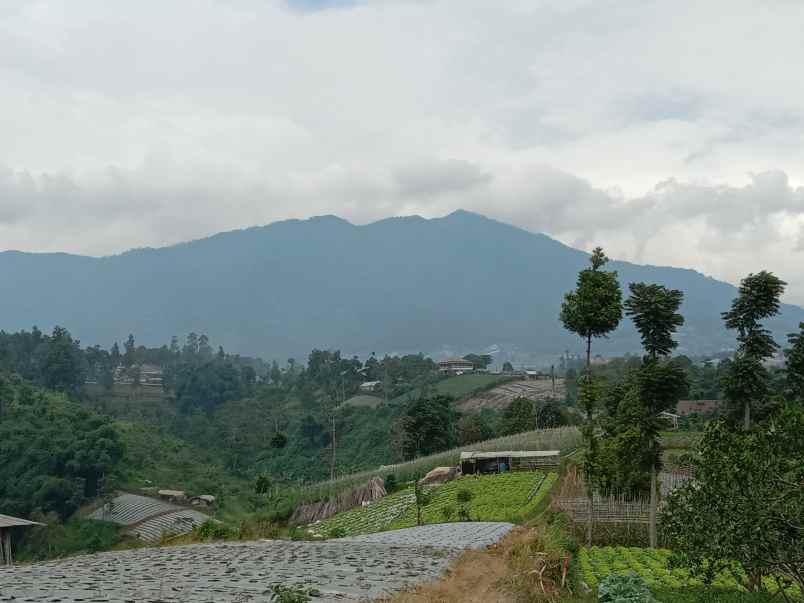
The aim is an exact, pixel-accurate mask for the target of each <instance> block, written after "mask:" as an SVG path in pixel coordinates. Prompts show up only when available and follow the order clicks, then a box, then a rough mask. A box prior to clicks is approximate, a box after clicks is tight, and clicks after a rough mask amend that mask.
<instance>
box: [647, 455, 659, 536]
mask: <svg viewBox="0 0 804 603" xmlns="http://www.w3.org/2000/svg"><path fill="white" fill-rule="evenodd" d="M656 494H657V492H656V466H655V465H654V466H652V467H651V468H650V520H649V521H650V525H649V528H648V529H649V534H650V535H649V539H650V548H652V549H655V548H656V545H657V538H656V506H657V504H658V501H657V498H658V497H657V495H656Z"/></svg>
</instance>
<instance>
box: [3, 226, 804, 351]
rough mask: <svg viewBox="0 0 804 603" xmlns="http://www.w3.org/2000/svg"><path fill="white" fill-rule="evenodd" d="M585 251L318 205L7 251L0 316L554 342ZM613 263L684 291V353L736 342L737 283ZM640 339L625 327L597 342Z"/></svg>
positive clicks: (84, 329)
mask: <svg viewBox="0 0 804 603" xmlns="http://www.w3.org/2000/svg"><path fill="white" fill-rule="evenodd" d="M602 243H605V241H603V242H602ZM586 261H587V255H586V254H585V253H584V252H581V251H578V250H576V249H572V248H570V247H567V246H566V245H563V244H561V243H559V242H557V241H555V240H553V239H550V238H549V237H547V236H545V235H541V234H533V233H530V232H527V231H524V230H521V229H518V228H515V227H513V226H509V225H506V224H502V223H500V222H496V221H493V220H489V219H487V218H484V217H482V216H479V215H476V214H471V213H468V212H456V213H454V214H451V215H450V216H447V217H445V218H441V219H434V220H425V219H423V218H419V217H410V218H393V219H388V220H383V221H380V222H376V223H374V224H369V225H366V226H354V225H352V224H350V223H348V222H346V221H344V220H341V219H339V218H336V217H332V216H325V217H319V218H312V219H310V220H304V221H299V220H290V221H285V222H277V223H274V224H271V225H268V226H265V227H259V228H250V229H247V230H242V231H233V232H227V233H221V234H218V235H215V236H213V237H209V238H207V239H202V240H198V241H192V242H189V243H184V244H181V245H176V246H172V247H166V248H162V249H143V250H135V251H130V252H127V253H124V254H122V255H118V256H111V257H105V258H89V257H81V256H73V255H66V254H27V253H18V252H6V253H0V278H1V279H2V282H3V283H4V284H5V287H4V288H3V290H4V292H3V295H2V296H0V327H2V328H4V329H6V330H11V329H19V328H30V326H32V325H34V324H37V325H39V326H40V328H50V327H51V326H52V325H53V324H63V325H66V326H67V327H68V328H70V329H71V330H72V331H73V333H74V334H75V335H77V336H78V337H80V338H81V339H82V340H83V341H84V342H85V343H100V344H102V345H110V344H111V343H112V342H113V341H114V340H119V339H123V338H124V337H125V336H126V335H127V334H128V333H129V332H133V333H135V334H136V335H137V337H138V339H139V340H140V341H141V342H143V343H149V344H155V343H161V342H165V341H167V340H168V338H169V337H170V335H171V334H174V333H175V334H184V333H187V332H189V331H191V330H195V331H197V332H206V333H207V334H209V335H210V337H211V338H212V339H213V341H215V342H220V343H222V344H223V345H224V346H225V347H226V348H227V349H229V350H232V351H238V352H241V353H247V354H261V355H264V356H267V357H272V356H277V357H284V356H287V355H296V356H301V355H303V354H305V353H306V352H307V351H309V350H310V349H311V348H313V347H337V348H340V349H343V350H344V351H347V352H350V353H351V352H363V353H368V352H371V351H376V352H378V353H381V352H384V351H395V350H401V351H419V350H422V351H426V352H431V351H435V350H438V349H442V348H444V347H452V348H457V349H466V350H468V349H480V348H483V347H485V346H488V345H492V344H495V343H503V344H507V345H510V346H515V347H517V348H519V349H522V350H523V351H533V352H543V353H554V352H555V353H558V352H560V351H562V350H564V349H565V348H569V349H571V350H574V349H579V348H580V346H579V342H578V341H577V340H576V339H575V338H573V337H570V336H569V335H568V334H566V333H565V332H564V331H563V330H562V328H561V325H560V323H559V322H558V311H559V305H560V303H561V299H562V296H563V294H564V292H565V291H567V290H569V289H571V288H572V287H573V286H574V283H575V278H576V273H577V271H578V270H579V269H580V268H581V267H583V266H584V265H585V264H586ZM614 267H615V268H616V269H617V270H619V272H620V275H621V277H622V280H623V282H624V283H626V282H630V281H634V280H646V281H654V282H660V283H664V284H666V285H669V286H672V287H677V288H680V289H682V290H684V291H685V293H686V295H687V298H686V303H685V307H684V313H685V314H686V316H687V319H688V322H687V326H686V327H685V329H684V332H683V334H682V341H683V344H684V346H685V348H686V349H688V350H689V351H693V352H701V351H706V350H710V351H711V350H717V349H720V348H722V347H724V346H728V345H730V343H731V341H732V338H731V337H730V336H729V335H728V334H727V333H726V332H725V331H724V330H723V328H722V322H721V320H720V318H719V312H720V311H722V310H723V309H725V308H727V307H728V304H729V302H730V300H731V298H732V297H733V296H734V294H735V289H734V287H732V286H731V285H728V284H726V283H722V282H718V281H716V280H714V279H711V278H707V277H704V276H703V275H701V274H699V273H697V272H694V271H692V270H680V269H674V268H660V267H654V266H637V265H633V264H628V263H622V262H617V263H615V264H614ZM781 276H783V277H784V275H781ZM802 320H804V310H802V309H801V308H798V307H793V306H785V308H784V316H783V317H782V318H781V319H780V320H777V321H775V323H774V325H773V326H774V328H775V329H776V331H777V334H778V335H781V334H785V333H787V332H790V331H791V330H793V329H794V328H795V326H796V325H797V324H798V322H799V321H802ZM636 346H637V340H636V337H635V335H634V331H633V329H632V328H630V327H626V328H622V329H620V330H619V331H618V332H617V333H616V334H615V335H614V336H613V337H612V338H611V339H610V340H609V341H608V342H606V343H605V344H603V345H601V346H600V347H599V349H600V350H602V351H610V352H614V351H620V352H621V351H628V350H633V349H636Z"/></svg>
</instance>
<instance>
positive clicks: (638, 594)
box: [597, 574, 657, 603]
mask: <svg viewBox="0 0 804 603" xmlns="http://www.w3.org/2000/svg"><path fill="white" fill-rule="evenodd" d="M597 600H598V601H601V603H603V602H605V603H657V601H656V599H654V598H653V595H652V594H651V592H650V589H649V588H648V585H647V584H646V583H645V581H644V580H643V579H642V578H640V577H639V576H636V575H633V576H621V575H616V574H614V575H611V576H606V577H605V578H603V579H602V580H601V581H600V583H599V584H598V586H597Z"/></svg>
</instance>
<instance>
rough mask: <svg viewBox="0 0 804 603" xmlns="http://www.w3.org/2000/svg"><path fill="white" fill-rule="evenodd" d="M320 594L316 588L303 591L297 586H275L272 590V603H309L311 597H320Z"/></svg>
mask: <svg viewBox="0 0 804 603" xmlns="http://www.w3.org/2000/svg"><path fill="white" fill-rule="evenodd" d="M318 596H320V593H319V592H318V590H317V589H315V588H309V589H306V590H305V589H302V588H298V587H296V586H283V585H281V584H275V585H274V587H273V588H272V589H271V601H272V603H307V602H308V601H310V597H318Z"/></svg>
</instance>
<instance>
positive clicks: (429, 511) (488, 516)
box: [390, 471, 557, 529]
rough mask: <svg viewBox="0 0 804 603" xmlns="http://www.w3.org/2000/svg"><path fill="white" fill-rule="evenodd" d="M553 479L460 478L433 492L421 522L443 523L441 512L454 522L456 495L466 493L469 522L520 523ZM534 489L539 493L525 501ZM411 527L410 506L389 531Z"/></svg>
mask: <svg viewBox="0 0 804 603" xmlns="http://www.w3.org/2000/svg"><path fill="white" fill-rule="evenodd" d="M543 478H544V479H543ZM556 479H557V476H556V474H555V473H550V474H548V475H547V476H546V477H545V475H544V474H543V473H540V472H531V471H522V472H516V473H501V474H499V475H494V474H492V475H477V476H475V475H471V476H465V477H461V478H459V479H456V480H453V481H451V482H447V483H446V484H444V485H443V486H439V487H438V488H436V489H435V491H434V493H433V499H432V501H431V502H430V504H429V505H427V506H426V507H425V508H424V510H423V511H422V521H423V522H424V523H441V522H443V521H446V516H445V515H444V509H445V508H451V509H453V513H454V514H453V516H452V520H453V521H455V520H457V519H458V508H459V507H460V504H459V503H458V498H457V497H458V492H459V491H460V490H468V491H469V492H471V493H472V500H471V502H469V503H468V504H467V505H466V507H467V511H468V512H469V517H470V519H471V520H472V521H510V522H512V523H522V522H523V521H525V520H526V519H527V518H528V517H529V516H531V515H532V514H533V513H534V511H536V510H537V509H538V508H539V504H540V503H541V502H542V500H543V499H544V497H545V496H546V495H547V493H548V492H549V491H550V489H551V488H552V487H553V484H554V483H555V481H556ZM537 486H539V490H538V491H537V492H536V493H535V495H534V496H533V498H532V499H531V500H530V501H528V498H529V497H530V495H531V494H532V493H533V491H534V489H535V488H536V487H537ZM415 525H416V507H415V506H411V507H409V508H408V509H407V510H406V511H405V513H403V514H402V515H400V516H399V518H397V519H396V520H395V521H394V522H393V523H392V524H391V526H390V527H391V528H392V529H396V528H410V527H413V526H415Z"/></svg>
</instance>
